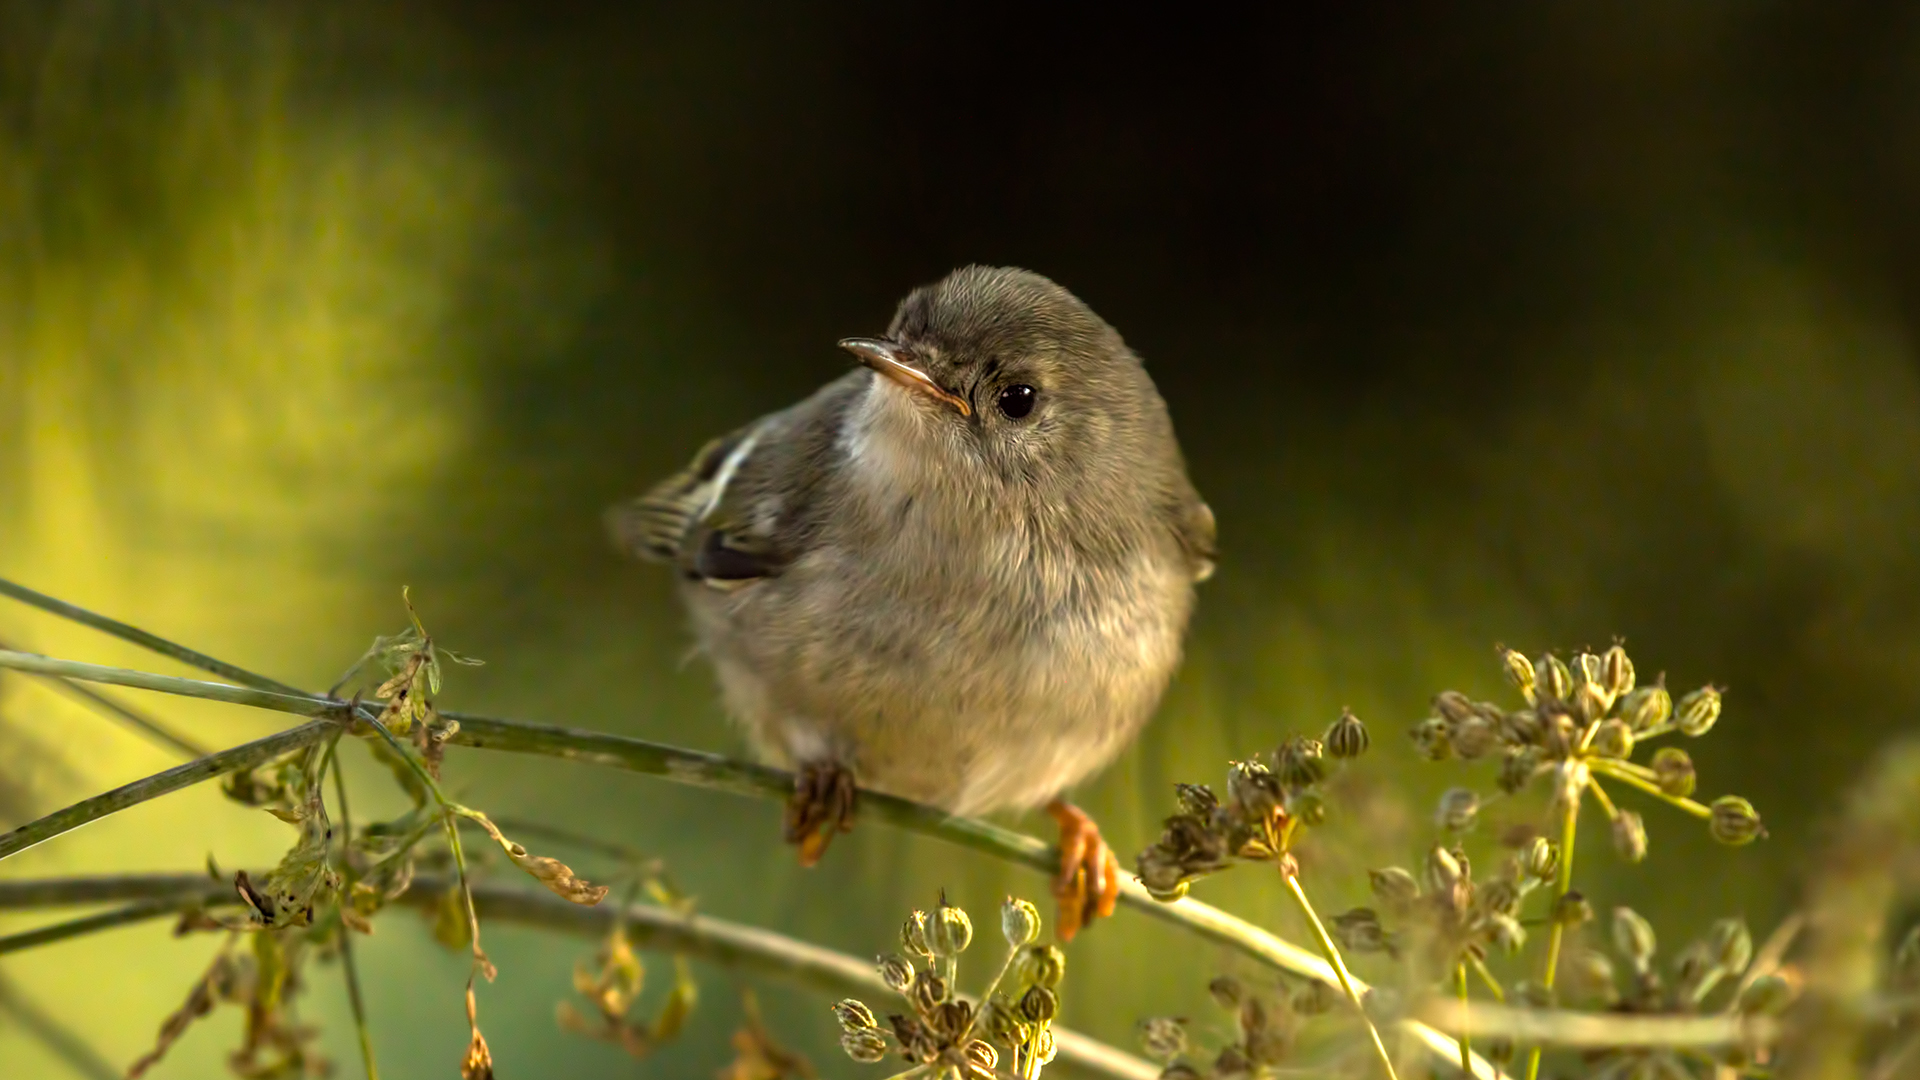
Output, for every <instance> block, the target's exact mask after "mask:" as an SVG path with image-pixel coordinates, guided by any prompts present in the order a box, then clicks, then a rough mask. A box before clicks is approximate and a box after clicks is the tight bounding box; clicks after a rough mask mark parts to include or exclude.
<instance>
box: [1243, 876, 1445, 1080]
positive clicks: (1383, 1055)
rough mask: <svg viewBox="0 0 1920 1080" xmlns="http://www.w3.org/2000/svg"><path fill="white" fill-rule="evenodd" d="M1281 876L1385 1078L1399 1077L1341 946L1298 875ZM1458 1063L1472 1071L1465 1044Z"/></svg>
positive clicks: (1395, 1078) (1397, 1079) (1393, 1078)
mask: <svg viewBox="0 0 1920 1080" xmlns="http://www.w3.org/2000/svg"><path fill="white" fill-rule="evenodd" d="M1280 877H1281V878H1282V879H1283V880H1285V881H1286V883H1287V892H1289V893H1290V894H1292V896H1293V902H1294V903H1296V904H1298V905H1299V906H1300V913H1301V914H1303V915H1305V916H1306V917H1307V925H1308V926H1310V927H1312V928H1313V936H1314V937H1315V938H1316V939H1318V940H1319V942H1320V951H1321V953H1322V954H1323V955H1325V956H1326V958H1327V963H1328V964H1330V965H1332V966H1333V973H1334V974H1335V975H1337V976H1338V977H1339V979H1340V989H1341V990H1343V991H1345V992H1346V995H1347V1000H1348V1001H1351V1002H1352V1003H1353V1008H1354V1011H1356V1012H1358V1013H1359V1014H1360V1022H1361V1023H1363V1024H1365V1025H1366V1026H1367V1034H1368V1035H1369V1036H1371V1037H1372V1039H1373V1049H1374V1052H1375V1053H1377V1054H1378V1055H1379V1056H1380V1065H1381V1067H1382V1068H1384V1069H1386V1070H1387V1080H1400V1078H1399V1074H1397V1073H1395V1072H1394V1070H1393V1055H1391V1054H1389V1053H1387V1044H1386V1043H1385V1042H1383V1041H1381V1039H1380V1029H1379V1028H1377V1027H1375V1026H1373V1017H1371V1016H1368V1015H1367V1003H1366V1002H1365V1001H1364V1000H1362V999H1361V997H1360V991H1359V989H1358V988H1356V986H1355V985H1354V984H1355V981H1356V980H1355V979H1354V978H1353V976H1352V975H1350V974H1348V973H1347V965H1346V962H1345V961H1343V960H1341V959H1340V949H1339V948H1338V947H1337V946H1335V945H1334V943H1333V937H1332V935H1330V934H1328V933H1327V928H1326V926H1325V925H1324V924H1323V923H1321V921H1320V915H1319V913H1318V912H1316V911H1314V910H1313V902H1312V901H1310V900H1308V899H1307V891H1306V890H1305V889H1303V888H1301V887H1300V876H1299V875H1298V874H1292V873H1288V872H1286V871H1285V870H1282V871H1281V872H1280ZM1460 1067H1461V1068H1462V1069H1464V1070H1465V1071H1466V1073H1467V1075H1468V1076H1471V1075H1473V1058H1472V1056H1471V1055H1470V1054H1469V1053H1468V1052H1467V1049H1466V1048H1465V1047H1464V1046H1463V1047H1461V1049H1460Z"/></svg>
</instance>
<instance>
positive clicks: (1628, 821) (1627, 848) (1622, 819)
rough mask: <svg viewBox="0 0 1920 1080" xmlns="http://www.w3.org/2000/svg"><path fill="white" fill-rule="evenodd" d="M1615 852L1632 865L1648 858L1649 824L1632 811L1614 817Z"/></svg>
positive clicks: (1625, 811)
mask: <svg viewBox="0 0 1920 1080" xmlns="http://www.w3.org/2000/svg"><path fill="white" fill-rule="evenodd" d="M1613 850H1615V851H1617V852H1619V853H1620V857H1621V858H1623V859H1625V860H1627V861H1628V862H1630V863H1637V862H1639V861H1640V860H1642V859H1644V858H1646V857H1647V823H1646V822H1645V821H1642V820H1641V819H1640V815H1639V814H1636V813H1634V812H1633V811H1631V810H1622V811H1620V812H1619V813H1617V814H1615V815H1613Z"/></svg>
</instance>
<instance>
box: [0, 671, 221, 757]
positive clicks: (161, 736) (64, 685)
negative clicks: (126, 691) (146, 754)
mask: <svg viewBox="0 0 1920 1080" xmlns="http://www.w3.org/2000/svg"><path fill="white" fill-rule="evenodd" d="M0 650H7V651H12V650H13V646H11V645H8V644H6V643H5V642H0ZM41 678H42V679H43V680H44V681H45V682H46V684H47V685H48V686H50V687H52V688H54V689H55V690H58V691H60V692H61V693H63V694H65V695H67V696H68V697H71V698H73V699H74V700H76V701H78V702H80V703H81V704H82V705H85V706H87V707H88V708H90V709H92V710H93V711H95V712H97V713H99V714H100V715H102V716H105V717H107V718H108V719H111V720H117V721H119V722H120V723H122V724H125V725H126V726H128V727H130V728H132V729H134V730H135V731H138V732H140V733H141V734H143V735H145V736H147V737H148V738H150V739H152V740H153V741H154V742H157V743H159V744H161V745H162V746H165V747H167V748H168V749H171V750H177V751H179V752H180V753H182V754H185V755H187V756H188V757H190V758H197V757H206V756H207V755H208V754H211V753H213V751H212V750H209V749H207V748H206V747H204V746H201V745H200V744H199V743H196V742H194V741H193V740H192V739H189V738H187V737H186V736H184V735H181V734H180V733H178V732H176V731H174V730H173V729H171V728H169V727H168V726H167V725H165V724H163V723H161V722H160V721H158V720H155V719H154V718H153V717H151V716H148V715H146V714H145V713H143V712H140V711H138V710H136V709H130V708H128V707H127V706H125V705H122V704H120V703H119V702H117V701H115V700H113V699H112V698H110V697H107V696H106V695H104V694H101V693H99V692H97V691H94V690H90V689H88V688H87V687H85V686H82V685H80V684H79V683H77V682H74V681H73V680H71V679H62V678H59V677H57V676H53V675H43V676H41Z"/></svg>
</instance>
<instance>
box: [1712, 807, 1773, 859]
mask: <svg viewBox="0 0 1920 1080" xmlns="http://www.w3.org/2000/svg"><path fill="white" fill-rule="evenodd" d="M1707 826H1708V828H1709V830H1710V831H1711V832H1712V833H1713V838H1714V839H1715V840H1718V841H1720V842H1721V843H1723V844H1726V845H1728V846H1730V847H1739V846H1740V845H1742V844H1750V843H1752V842H1753V840H1754V838H1756V837H1760V836H1765V835H1767V830H1766V827H1765V826H1764V825H1762V824H1761V823H1760V813H1759V811H1757V810H1755V809H1754V808H1753V804H1752V803H1750V802H1748V801H1747V800H1745V799H1743V798H1741V797H1740V796H1738V795H1722V796H1720V797H1719V798H1717V799H1715V800H1713V816H1712V817H1711V818H1709V819H1708V821H1707Z"/></svg>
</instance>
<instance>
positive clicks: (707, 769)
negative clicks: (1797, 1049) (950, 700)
mask: <svg viewBox="0 0 1920 1080" xmlns="http://www.w3.org/2000/svg"><path fill="white" fill-rule="evenodd" d="M189 651H190V650H189ZM169 655H172V654H171V653H170V654H169ZM195 655H197V654H195ZM0 668H15V669H18V670H27V671H51V672H52V673H55V674H59V675H62V676H64V677H67V678H73V679H81V680H85V681H90V682H104V683H110V684H114V685H122V686H134V687H138V688H140V689H145V690H152V691H156V692H160V693H169V694H179V695H183V696H186V697H197V698H206V699H210V700H215V701H225V702H229V703H232V704H236V705H250V706H253V707H255V708H262V709H271V710H275V711H279V712H286V713H292V714H295V715H300V716H315V715H327V714H329V713H332V714H336V715H337V714H343V713H344V712H345V709H346V707H347V704H346V703H345V702H341V701H333V700H329V699H327V698H321V697H314V696H310V695H304V694H283V693H279V692H277V691H268V692H262V691H259V690H252V689H241V688H238V687H233V686H226V685H223V684H220V683H210V682H203V681H200V680H196V679H182V678H176V677H173V676H168V675H156V674H152V673H149V672H139V671H129V670H126V669H123V668H112V667H103V666H101V665H97V664H85V663H80V662H77V661H71V660H50V659H48V658H46V657H34V656H28V655H26V654H22V653H12V652H4V651H0ZM360 715H361V717H363V718H366V717H369V716H372V715H377V714H375V712H374V710H373V709H372V708H371V707H367V706H363V707H362V710H361V713H360ZM441 716H442V717H443V718H444V719H448V720H457V721H458V722H459V723H460V730H459V732H458V733H456V734H455V735H454V737H453V739H452V742H453V743H454V744H455V745H462V746H468V747H474V748H478V749H486V750H498V751H502V752H506V753H520V754H537V755H541V756H545V757H556V758H561V759H564V760H568V761H576V762H581V763H584V764H590V765H603V766H611V767H614V768H620V769H626V770H628V771H631V772H637V773H642V774H645V775H649V776H657V777H659V778H661V779H663V780H668V781H671V782H673V783H677V784H686V785H689V786H692V787H700V788H707V789H710V790H714V791H723V792H727V793H729V794H734V795H745V796H748V797H752V798H760V799H772V800H775V801H782V802H784V801H785V800H786V799H787V798H788V796H790V795H791V794H792V792H793V774H791V773H788V772H784V771H782V770H779V769H772V768H768V767H766V766H763V765H753V764H747V763H743V762H737V761H732V760H729V759H727V758H724V757H721V756H720V755H718V754H710V753H705V752H703V751H698V750H687V749H683V748H680V747H675V746H667V745H664V744H661V743H654V742H648V741H646V740H643V739H634V738H629V737H626V736H623V735H609V734H606V733H603V732H596V731H581V730H578V729H571V728H563V727H555V726H552V725H547V724H532V723H526V722H522V721H515V720H503V719H498V718H494V717H485V716H475V715H472V714H469V713H452V712H447V713H441ZM334 730H337V727H336V723H335V721H333V720H321V721H315V722H314V723H311V724H306V725H302V726H301V727H297V728H292V729H290V730H288V731H283V732H280V733H279V734H277V735H271V736H268V737H267V738H265V739H259V740H255V741H254V742H251V743H245V744H243V745H241V746H237V747H234V748H233V749H231V750H224V751H221V752H220V753H218V754H213V755H210V756H208V757H205V758H201V759H200V760H199V761H196V762H190V763H188V764H186V765H182V766H179V767H178V768H175V769H171V770H168V771H167V772H165V773H160V774H158V775H156V776H152V777H148V778H147V779H145V780H140V781H136V782H135V783H133V784H129V785H126V786H125V787H122V788H118V789H115V790H114V791H111V792H107V793H106V794H104V795H99V796H95V797H94V798H92V799H88V800H85V801H84V802H80V803H76V804H74V805H73V806H70V807H67V808H65V809H63V810H58V811H55V812H54V813H52V814H49V815H47V816H46V817H43V818H41V819H39V820H38V821H33V822H29V823H28V824H26V825H23V826H21V827H20V828H18V829H15V830H14V831H13V832H11V833H7V834H4V835H0V859H5V858H6V857H7V856H9V855H12V854H14V853H15V852H18V851H20V850H23V849H25V848H27V847H31V846H32V845H34V844H37V843H40V842H41V841H43V840H46V839H48V838H50V837H53V836H58V835H60V834H61V833H63V832H67V831H69V830H71V829H75V828H78V827H79V826H81V825H84V824H87V823H88V822H91V821H94V820H97V819H99V818H102V817H105V816H107V815H108V814H112V813H115V812H117V811H119V810H124V809H126V808H127V807H129V806H133V805H136V804H138V803H141V802H145V801H147V800H148V799H152V798H157V797H158V796H161V795H165V794H168V793H170V792H173V791H177V790H179V789H180V788H182V787H186V786H189V785H191V784H194V783H198V782H200V781H201V780H207V779H212V778H213V777H216V776H221V775H224V774H226V773H229V772H234V771H237V770H239V769H244V768H249V767H251V766H254V765H258V764H261V763H262V762H265V761H269V760H272V759H273V758H275V757H278V756H279V755H281V754H283V753H286V752H288V751H291V750H295V749H298V748H300V747H302V746H309V745H311V744H313V743H315V742H318V741H319V740H320V739H322V738H325V737H326V736H327V734H328V733H329V732H331V731H334ZM860 809H861V813H862V814H863V815H866V816H869V817H872V818H877V819H879V820H881V821H885V822H887V823H889V824H891V825H894V826H897V827H899V828H904V829H907V830H910V831H912V832H917V833H921V834H922V835H926V836H931V837H934V838H936V839H939V840H943V841H946V842H947V843H950V844H955V845H958V846H960V847H963V848H967V849H969V850H972V851H976V852H979V853H981V854H984V855H987V856H989V857H992V858H995V859H999V860H1001V861H1003V862H1009V863H1014V864H1017V865H1021V866H1025V867H1028V868H1029V869H1032V870H1035V871H1038V872H1040V873H1042V874H1046V875H1048V876H1049V877H1051V876H1052V875H1053V874H1055V873H1057V872H1058V870H1059V866H1060V856H1059V852H1058V851H1057V850H1056V849H1055V848H1054V847H1053V846H1052V845H1050V844H1048V843H1046V842H1044V841H1042V840H1039V839H1036V838H1034V837H1031V836H1026V835H1024V834H1022V833H1018V832H1015V831H1013V830H1011V829H1005V828H1001V827H1000V826H998V825H994V824H992V823H991V822H987V821H982V820H979V819H977V818H963V817H954V816H953V815H950V814H948V813H947V812H946V811H944V810H940V809H937V808H935V807H931V806H924V805H921V804H919V803H914V802H909V801H907V800H905V799H900V798H896V797H894V796H890V795H883V794H880V793H878V792H871V791H862V792H861V793H860ZM1120 885H1121V887H1120V902H1121V903H1122V904H1125V905H1126V906H1128V907H1130V908H1133V909H1134V910H1136V911H1139V912H1141V913H1142V914H1145V915H1148V916H1150V917H1152V918H1156V919H1159V920H1161V921H1163V922H1167V923H1171V924H1173V925H1175V926H1178V927H1180V928H1182V929H1184V930H1186V931H1188V932H1189V933H1193V934H1195V935H1197V936H1199V937H1201V938H1204V939H1206V940H1208V941H1212V942H1215V943H1217V944H1220V945H1224V946H1226V947H1228V948H1230V949H1233V950H1235V951H1237V952H1239V953H1241V954H1242V955H1245V956H1247V957H1249V958H1251V959H1253V960H1255V961H1257V962H1259V963H1261V964H1264V965H1267V966H1269V967H1272V968H1276V969H1278V970H1281V971H1286V972H1290V973H1292V974H1295V975H1299V976H1302V977H1305V978H1309V979H1315V980H1318V981H1320V982H1323V983H1327V984H1329V985H1333V986H1339V985H1340V983H1339V981H1338V977H1337V975H1336V973H1335V971H1334V969H1333V968H1332V967H1331V966H1330V965H1328V964H1327V963H1326V962H1325V961H1323V960H1321V959H1320V958H1319V957H1318V956H1315V955H1314V954H1313V953H1310V952H1308V951H1307V950H1305V949H1302V948H1300V947H1299V946H1297V945H1294V944H1292V943H1291V942H1288V941H1285V940H1282V939H1281V938H1279V937H1277V936H1275V935H1273V934H1270V933H1268V932H1267V931H1265V930H1263V929H1261V928H1260V927H1258V926H1255V925H1253V924H1252V923H1250V922H1247V921H1246V920H1244V919H1241V918H1238V917H1236V916H1234V915H1230V914H1228V913H1226V912H1224V911H1221V910H1219V909H1218V908H1215V907H1212V906H1210V905H1207V904H1204V903H1201V902H1200V901H1197V900H1192V899H1182V900H1177V901H1174V902H1173V903H1162V902H1161V901H1158V900H1155V899H1154V898H1153V897H1152V896H1151V895H1150V894H1149V893H1148V892H1147V891H1146V889H1145V888H1144V887H1143V886H1141V885H1140V883H1139V882H1137V881H1133V880H1131V879H1128V880H1123V881H1122V882H1121V883H1120ZM1402 1024H1403V1026H1404V1027H1405V1028H1406V1030H1407V1031H1408V1033H1409V1034H1412V1035H1413V1036H1415V1037H1416V1038H1418V1039H1419V1040H1420V1041H1421V1042H1422V1043H1424V1044H1426V1045H1427V1047H1428V1048H1429V1049H1430V1050H1432V1051H1433V1052H1434V1053H1436V1054H1440V1055H1443V1056H1445V1057H1447V1058H1449V1059H1451V1058H1452V1057H1453V1055H1454V1051H1455V1049H1456V1048H1455V1046H1454V1042H1453V1040H1452V1039H1450V1038H1448V1037H1447V1036H1445V1035H1443V1034H1441V1033H1440V1032H1438V1031H1435V1030H1434V1029H1433V1028H1432V1027H1429V1026H1428V1025H1426V1024H1422V1023H1419V1022H1417V1021H1402ZM1477 1075H1482V1076H1487V1077H1491V1076H1492V1075H1493V1072H1492V1069H1491V1068H1490V1067H1485V1066H1481V1067H1480V1069H1479V1072H1478V1073H1477Z"/></svg>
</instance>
